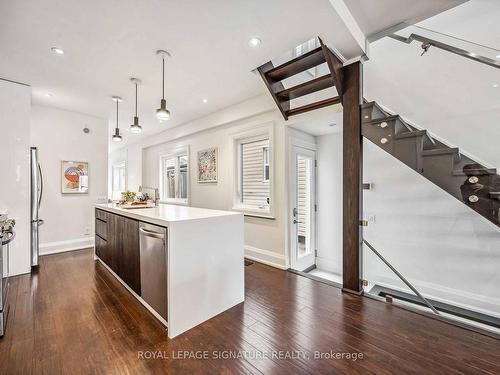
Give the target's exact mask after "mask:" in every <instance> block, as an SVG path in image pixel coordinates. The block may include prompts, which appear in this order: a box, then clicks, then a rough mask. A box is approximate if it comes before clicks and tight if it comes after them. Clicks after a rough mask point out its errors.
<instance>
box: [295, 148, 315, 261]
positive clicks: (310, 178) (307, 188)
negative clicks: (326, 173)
mask: <svg viewBox="0 0 500 375" xmlns="http://www.w3.org/2000/svg"><path fill="white" fill-rule="evenodd" d="M292 160H293V163H292V165H291V170H290V172H291V176H290V177H291V178H290V182H291V184H292V186H291V193H292V195H293V196H292V202H293V205H292V212H291V214H292V217H291V218H290V219H291V221H292V226H291V231H290V234H291V241H290V244H291V257H290V263H291V264H290V265H291V267H292V268H293V269H295V270H297V271H304V270H306V269H307V268H309V267H311V266H313V265H314V262H315V249H316V210H315V204H316V167H315V160H316V152H315V151H312V150H309V149H306V148H302V147H299V146H294V147H293V150H292Z"/></svg>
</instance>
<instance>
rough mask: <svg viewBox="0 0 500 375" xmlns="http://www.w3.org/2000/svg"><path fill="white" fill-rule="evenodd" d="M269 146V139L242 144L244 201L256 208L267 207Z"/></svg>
mask: <svg viewBox="0 0 500 375" xmlns="http://www.w3.org/2000/svg"><path fill="white" fill-rule="evenodd" d="M266 147H269V139H263V140H259V141H255V142H249V143H244V144H242V145H241V162H242V176H241V188H242V197H241V198H242V202H243V203H244V204H245V205H248V206H252V207H256V208H267V207H268V206H269V204H268V198H269V181H265V180H264V149H265V148H266Z"/></svg>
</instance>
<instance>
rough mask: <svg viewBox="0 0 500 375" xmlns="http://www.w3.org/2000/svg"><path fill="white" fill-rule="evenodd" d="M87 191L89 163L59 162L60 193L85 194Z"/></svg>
mask: <svg viewBox="0 0 500 375" xmlns="http://www.w3.org/2000/svg"><path fill="white" fill-rule="evenodd" d="M88 192H89V163H87V162H86V161H66V160H63V161H62V162H61V193H63V194H86V193H88Z"/></svg>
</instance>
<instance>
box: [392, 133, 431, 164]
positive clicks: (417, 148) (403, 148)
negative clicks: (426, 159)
mask: <svg viewBox="0 0 500 375" xmlns="http://www.w3.org/2000/svg"><path fill="white" fill-rule="evenodd" d="M423 144H424V137H423V136H418V137H411V138H402V139H396V140H395V141H394V152H393V155H394V156H395V157H396V158H398V159H399V160H401V161H402V162H403V163H405V164H406V165H407V166H409V167H410V168H412V169H414V170H416V171H417V172H419V173H421V172H422V168H423V158H422V150H423Z"/></svg>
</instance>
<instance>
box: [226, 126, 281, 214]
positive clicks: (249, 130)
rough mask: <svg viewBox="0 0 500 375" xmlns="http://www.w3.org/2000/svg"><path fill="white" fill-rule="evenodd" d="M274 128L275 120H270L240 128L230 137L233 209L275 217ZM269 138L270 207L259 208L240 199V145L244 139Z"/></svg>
mask: <svg viewBox="0 0 500 375" xmlns="http://www.w3.org/2000/svg"><path fill="white" fill-rule="evenodd" d="M274 128H275V122H274V121H268V122H265V123H263V124H261V125H256V126H255V125H253V126H247V127H245V128H244V129H238V131H236V132H234V133H231V134H230V137H231V139H232V148H233V175H234V176H233V186H232V194H233V206H232V210H233V211H238V212H243V213H244V214H246V215H248V216H253V217H261V218H267V219H275V218H276V214H275V207H276V205H275V197H276V195H275V192H274V190H275V185H276V184H275V165H274V163H275V157H274V153H275V144H274ZM264 138H268V139H269V201H270V203H269V209H262V210H260V209H258V208H251V207H246V206H245V205H242V204H241V202H240V199H239V194H238V192H239V191H241V187H240V172H241V171H240V164H241V160H240V157H241V156H240V153H239V149H240V148H239V146H240V145H241V143H242V141H243V140H244V141H245V142H247V141H256V140H260V139H264Z"/></svg>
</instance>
